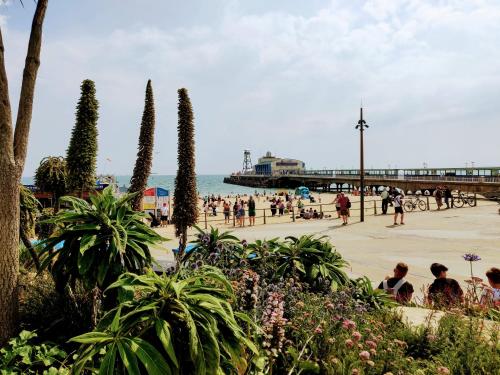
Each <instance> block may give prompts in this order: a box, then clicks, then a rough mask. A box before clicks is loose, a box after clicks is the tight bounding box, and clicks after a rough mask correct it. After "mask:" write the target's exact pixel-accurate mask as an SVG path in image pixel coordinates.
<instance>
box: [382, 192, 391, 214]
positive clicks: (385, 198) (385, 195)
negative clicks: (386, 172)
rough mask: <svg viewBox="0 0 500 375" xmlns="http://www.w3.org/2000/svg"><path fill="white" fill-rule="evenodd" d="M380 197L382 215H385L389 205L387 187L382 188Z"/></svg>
mask: <svg viewBox="0 0 500 375" xmlns="http://www.w3.org/2000/svg"><path fill="white" fill-rule="evenodd" d="M380 198H382V215H386V214H387V208H388V207H389V192H388V191H387V188H384V190H383V191H382V193H380Z"/></svg>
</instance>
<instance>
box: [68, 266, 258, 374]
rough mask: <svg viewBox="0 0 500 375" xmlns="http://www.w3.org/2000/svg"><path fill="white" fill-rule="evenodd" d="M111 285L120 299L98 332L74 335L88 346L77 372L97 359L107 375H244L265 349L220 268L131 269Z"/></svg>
mask: <svg viewBox="0 0 500 375" xmlns="http://www.w3.org/2000/svg"><path fill="white" fill-rule="evenodd" d="M110 288H112V289H114V288H116V289H118V290H119V296H120V301H121V302H120V304H119V305H118V306H117V307H116V308H115V309H113V310H111V311H110V312H109V313H107V314H106V315H105V316H104V317H103V318H102V320H101V322H100V323H99V325H98V327H97V329H96V330H95V331H93V332H90V333H87V334H84V335H81V336H78V337H75V338H73V339H72V341H74V342H78V343H81V344H83V345H82V348H81V349H80V351H79V355H78V359H77V362H76V366H75V368H74V372H75V373H76V374H78V373H81V372H82V370H83V369H84V368H85V366H87V365H88V364H89V363H90V365H93V364H96V365H98V366H99V367H100V370H99V371H102V372H103V373H112V371H113V369H116V371H118V372H125V371H128V372H129V373H134V374H138V373H148V374H171V373H173V374H219V373H220V374H222V373H224V374H229V373H234V374H236V373H241V371H244V370H245V368H246V367H247V366H248V364H247V361H246V358H247V356H248V354H249V353H248V352H247V350H248V351H249V352H253V353H256V352H257V349H256V347H255V346H254V344H253V343H252V342H251V341H250V340H248V339H247V338H246V335H245V333H244V332H243V330H242V328H241V327H240V326H239V325H238V323H237V316H236V315H235V314H234V313H233V309H232V307H231V305H230V303H229V301H233V300H234V299H235V296H234V294H233V290H232V287H231V284H230V283H229V282H228V281H227V280H226V278H225V277H224V276H223V275H222V274H221V273H220V272H219V271H218V270H216V269H214V268H207V267H204V268H202V269H200V270H198V271H196V273H194V274H193V275H191V276H190V277H188V278H186V279H177V278H176V277H175V276H173V277H168V276H158V275H156V274H154V273H153V272H150V273H148V274H146V275H142V276H139V275H134V274H130V273H129V274H124V275H122V276H121V277H120V279H119V280H118V281H117V282H116V283H114V284H113V285H111V286H110ZM240 316H241V317H243V318H244V316H243V315H240ZM245 320H248V319H246V318H245ZM100 352H105V353H106V354H105V356H104V358H101V357H100V356H99V354H98V353H100ZM140 371H142V372H140Z"/></svg>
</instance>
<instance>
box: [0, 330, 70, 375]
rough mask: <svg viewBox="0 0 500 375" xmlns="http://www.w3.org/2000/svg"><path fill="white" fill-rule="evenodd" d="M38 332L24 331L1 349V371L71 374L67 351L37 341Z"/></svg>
mask: <svg viewBox="0 0 500 375" xmlns="http://www.w3.org/2000/svg"><path fill="white" fill-rule="evenodd" d="M36 338H37V334H36V333H35V332H30V331H22V332H21V333H20V334H19V336H17V337H14V338H13V339H11V340H10V341H9V343H8V344H7V345H6V346H5V347H3V348H2V349H0V371H1V373H2V375H4V374H5V375H7V374H42V373H43V374H47V375H57V374H69V370H68V369H67V368H66V367H65V366H64V360H65V358H66V353H65V352H64V350H62V349H60V348H59V347H58V346H57V345H54V344H51V343H38V344H37V343H35V342H36Z"/></svg>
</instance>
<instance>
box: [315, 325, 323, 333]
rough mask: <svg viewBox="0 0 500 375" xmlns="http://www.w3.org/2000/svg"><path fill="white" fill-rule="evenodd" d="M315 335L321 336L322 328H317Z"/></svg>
mask: <svg viewBox="0 0 500 375" xmlns="http://www.w3.org/2000/svg"><path fill="white" fill-rule="evenodd" d="M314 333H316V334H318V335H319V334H321V333H323V330H322V329H321V327H316V329H315V330H314Z"/></svg>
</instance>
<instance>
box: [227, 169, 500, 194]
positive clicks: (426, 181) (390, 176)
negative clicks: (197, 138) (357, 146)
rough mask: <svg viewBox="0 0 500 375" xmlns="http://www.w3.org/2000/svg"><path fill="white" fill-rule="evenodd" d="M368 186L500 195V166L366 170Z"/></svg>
mask: <svg viewBox="0 0 500 375" xmlns="http://www.w3.org/2000/svg"><path fill="white" fill-rule="evenodd" d="M224 182H225V183H228V184H234V185H241V186H249V187H259V188H296V187H298V186H307V187H308V188H309V189H311V190H321V191H325V192H333V191H340V190H342V189H345V188H346V187H347V189H348V190H351V189H354V188H356V187H358V186H359V184H360V175H359V170H353V169H349V170H305V171H304V172H303V173H294V174H289V173H279V172H278V173H273V174H255V173H244V174H232V175H231V176H228V177H226V178H224ZM365 182H366V186H367V187H369V188H370V189H376V191H380V188H381V187H385V186H395V187H397V188H400V189H402V190H404V191H405V192H407V191H412V192H415V191H418V190H421V191H425V190H429V191H430V192H432V191H434V190H435V189H436V188H437V187H438V186H448V187H449V188H450V189H452V190H458V191H464V192H470V193H478V194H482V195H484V196H499V195H500V167H488V168H484V167H483V168H425V169H366V170H365Z"/></svg>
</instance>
